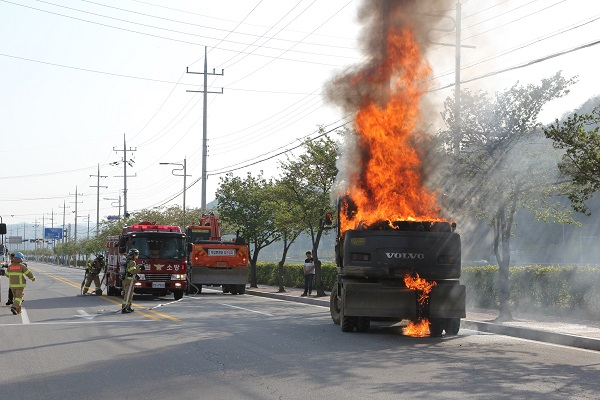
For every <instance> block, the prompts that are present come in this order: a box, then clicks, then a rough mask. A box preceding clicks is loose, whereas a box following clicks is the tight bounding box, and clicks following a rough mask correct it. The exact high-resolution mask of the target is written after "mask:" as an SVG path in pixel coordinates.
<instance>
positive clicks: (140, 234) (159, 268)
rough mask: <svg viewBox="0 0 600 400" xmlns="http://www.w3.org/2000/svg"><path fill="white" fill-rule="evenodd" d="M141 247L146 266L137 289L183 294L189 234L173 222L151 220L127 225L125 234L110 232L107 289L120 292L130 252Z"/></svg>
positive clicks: (114, 293)
mask: <svg viewBox="0 0 600 400" xmlns="http://www.w3.org/2000/svg"><path fill="white" fill-rule="evenodd" d="M130 249H137V250H138V251H139V252H140V256H139V258H138V260H137V263H138V265H140V266H141V267H142V272H141V273H140V274H139V280H138V281H137V282H136V283H135V285H134V293H137V294H152V295H156V296H166V295H167V294H170V293H173V296H174V297H175V300H179V299H181V298H182V297H183V294H184V292H185V290H186V288H187V281H186V279H187V278H186V271H187V266H186V254H185V234H184V233H182V232H181V228H179V227H178V226H172V225H156V224H153V223H151V222H148V221H144V222H140V223H139V224H136V225H131V226H126V227H124V228H123V231H122V233H121V235H119V236H109V238H108V242H107V243H106V259H107V261H108V262H107V271H106V273H107V279H108V280H107V292H108V295H109V296H119V295H120V294H121V291H122V290H123V287H122V286H123V285H122V277H123V274H124V272H125V263H126V255H127V252H128V251H129V250H130Z"/></svg>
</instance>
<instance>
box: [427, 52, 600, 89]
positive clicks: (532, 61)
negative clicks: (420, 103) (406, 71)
mask: <svg viewBox="0 0 600 400" xmlns="http://www.w3.org/2000/svg"><path fill="white" fill-rule="evenodd" d="M599 43H600V40H596V41H594V42H589V43H586V44H584V45H581V46H577V47H574V48H572V49H569V50H564V51H561V52H558V53H554V54H550V55H548V56H545V57H542V58H537V59H535V60H531V61H528V62H526V63H523V64H519V65H515V66H512V67H508V68H504V69H501V70H498V71H494V72H490V73H488V74H485V75H481V76H478V77H475V78H471V79H466V80H464V81H461V83H469V82H473V81H477V80H479V79H483V78H489V77H490V76H494V75H499V74H502V73H504V72H508V71H513V70H515V69H520V68H525V67H529V66H530V65H534V64H538V63H541V62H543V61H547V60H550V59H552V58H556V57H559V56H562V55H565V54H568V53H572V52H574V51H578V50H581V49H585V48H587V47H592V46H595V45H597V44H599ZM453 86H454V84H451V85H446V86H442V87H440V88H436V89H431V90H430V92H435V91H438V90H442V89H448V88H450V87H453Z"/></svg>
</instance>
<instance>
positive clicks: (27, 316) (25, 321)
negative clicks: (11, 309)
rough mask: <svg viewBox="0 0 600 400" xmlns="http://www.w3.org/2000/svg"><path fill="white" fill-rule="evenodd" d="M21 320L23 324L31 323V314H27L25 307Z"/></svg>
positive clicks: (22, 308)
mask: <svg viewBox="0 0 600 400" xmlns="http://www.w3.org/2000/svg"><path fill="white" fill-rule="evenodd" d="M21 321H22V322H23V325H29V324H30V322H29V315H27V310H26V309H25V307H21Z"/></svg>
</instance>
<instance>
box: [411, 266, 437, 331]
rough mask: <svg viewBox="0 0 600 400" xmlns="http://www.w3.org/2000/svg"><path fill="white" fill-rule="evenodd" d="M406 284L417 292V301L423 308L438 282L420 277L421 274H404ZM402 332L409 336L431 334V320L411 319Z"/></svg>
mask: <svg viewBox="0 0 600 400" xmlns="http://www.w3.org/2000/svg"><path fill="white" fill-rule="evenodd" d="M404 284H405V285H406V287H407V288H409V289H411V290H414V291H416V292H417V301H418V303H419V306H420V307H421V308H422V306H423V305H425V303H426V302H427V300H428V299H429V293H431V289H433V288H434V286H436V285H437V282H428V281H427V280H426V279H424V278H421V277H419V274H415V277H414V278H413V277H412V276H410V275H409V274H406V275H405V276H404ZM402 333H404V334H405V335H407V336H414V337H424V336H428V335H429V333H430V332H429V320H428V319H427V318H421V317H420V316H419V318H418V319H417V321H411V322H410V323H409V324H408V325H407V326H406V327H404V328H403V329H402Z"/></svg>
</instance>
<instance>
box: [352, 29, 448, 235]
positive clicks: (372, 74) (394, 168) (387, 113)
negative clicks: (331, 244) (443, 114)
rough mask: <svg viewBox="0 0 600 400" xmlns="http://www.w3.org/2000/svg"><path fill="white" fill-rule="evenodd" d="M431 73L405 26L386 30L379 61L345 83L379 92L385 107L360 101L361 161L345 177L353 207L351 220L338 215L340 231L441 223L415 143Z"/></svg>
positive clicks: (367, 99)
mask: <svg viewBox="0 0 600 400" xmlns="http://www.w3.org/2000/svg"><path fill="white" fill-rule="evenodd" d="M430 74H431V68H430V67H429V64H428V63H427V61H426V60H425V59H424V57H423V54H422V52H421V49H420V47H419V45H418V43H417V41H416V39H415V36H414V34H413V32H412V30H411V29H410V27H408V28H407V27H405V28H402V29H397V28H393V27H391V28H389V29H388V32H387V46H386V51H385V57H383V59H382V60H381V61H380V64H379V65H378V66H377V67H376V68H372V69H370V70H369V71H363V72H362V73H361V74H358V75H356V76H354V77H353V79H351V84H354V85H359V84H360V83H362V84H364V83H365V82H366V83H368V84H372V85H374V86H376V87H378V88H381V90H382V91H384V92H385V93H384V95H383V96H382V97H384V98H385V99H386V100H385V104H381V103H382V101H381V100H375V99H372V98H370V97H369V96H365V97H364V98H363V99H362V100H361V107H360V109H359V110H358V112H357V115H356V117H355V130H356V132H357V139H358V140H357V142H358V146H359V151H360V154H361V157H360V158H361V159H360V160H358V161H359V163H360V166H359V168H358V170H359V172H358V173H356V174H355V175H354V176H350V178H349V182H348V184H349V185H348V188H347V194H348V195H349V196H350V198H351V199H352V201H353V202H354V203H355V204H356V208H357V211H356V213H354V214H353V215H351V216H348V215H345V214H342V215H341V216H340V219H341V221H340V225H341V231H342V232H345V231H346V230H347V229H356V228H357V227H358V226H359V225H367V226H368V225H370V224H372V223H374V222H377V221H381V220H384V221H385V220H390V221H443V219H442V218H441V217H440V208H439V207H438V205H437V202H436V198H435V195H436V193H435V192H432V191H431V190H429V189H427V188H426V187H425V186H424V184H423V179H422V176H421V171H420V170H421V159H420V157H419V154H418V150H417V142H418V141H419V139H421V138H422V137H423V135H424V133H423V132H420V131H419V130H418V124H419V122H420V116H419V105H420V99H421V97H422V95H423V94H424V93H425V92H426V91H427V89H428V87H427V85H425V84H423V82H424V81H425V80H426V78H427V76H428V75H430Z"/></svg>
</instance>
